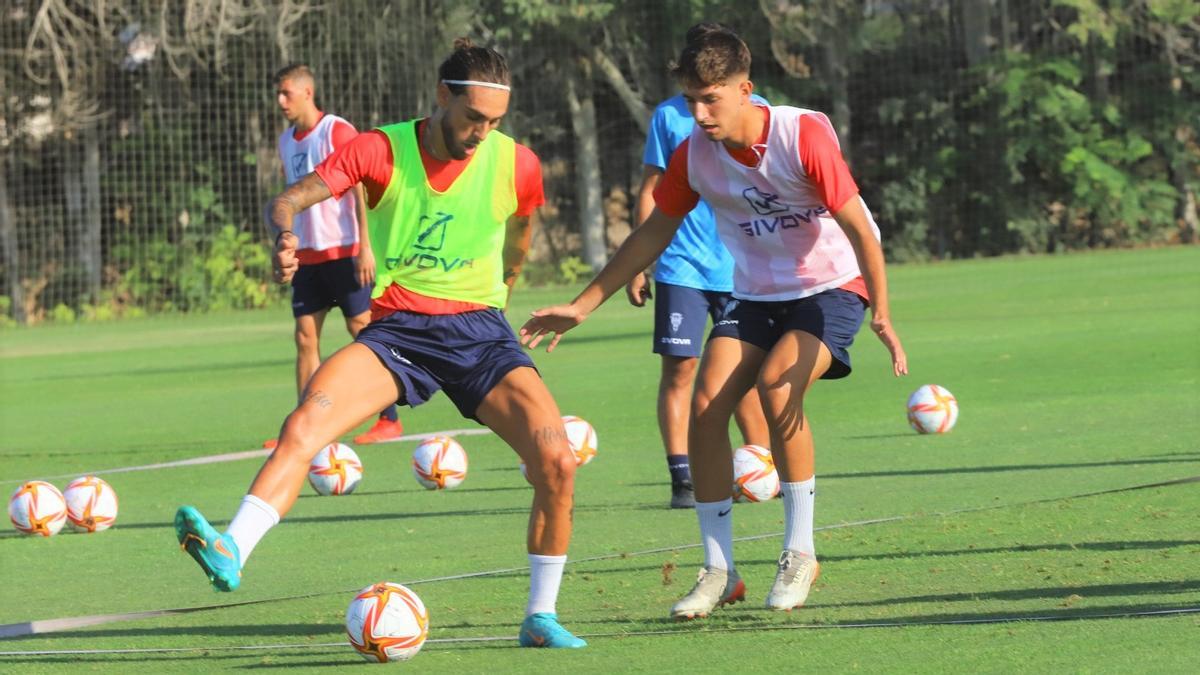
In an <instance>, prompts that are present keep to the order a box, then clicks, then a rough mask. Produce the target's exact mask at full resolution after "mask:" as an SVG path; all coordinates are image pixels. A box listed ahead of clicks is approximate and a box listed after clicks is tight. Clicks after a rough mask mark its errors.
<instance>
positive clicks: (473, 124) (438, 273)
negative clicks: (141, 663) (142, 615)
mask: <svg viewBox="0 0 1200 675" xmlns="http://www.w3.org/2000/svg"><path fill="white" fill-rule="evenodd" d="M438 77H439V83H438V86H437V104H438V105H437V110H436V111H435V112H434V114H433V116H432V117H429V118H426V119H419V120H411V121H408V122H402V123H400V124H394V125H390V126H385V127H382V128H380V129H375V130H373V131H370V132H367V133H363V134H359V135H358V136H357V137H356V138H355V139H354V140H352V141H351V142H350V143H348V144H347V145H345V146H344V147H342V148H340V149H339V150H337V151H336V152H334V153H333V154H332V155H330V157H329V158H328V159H326V160H325V161H324V162H322V163H321V164H320V165H319V166H317V167H316V169H315V170H314V172H313V173H310V174H308V175H307V176H305V177H304V178H302V179H300V180H299V181H298V182H296V183H295V184H294V185H292V186H290V187H289V188H288V189H287V190H285V191H284V192H283V193H282V194H281V195H279V196H278V197H276V198H275V200H274V201H273V202H272V204H271V209H270V219H271V224H272V225H273V226H274V227H276V228H278V230H279V232H280V234H279V236H278V238H277V240H276V247H275V255H274V267H275V276H276V279H277V280H278V281H279V282H281V283H285V282H287V281H289V280H290V279H291V278H292V276H293V275H294V274H295V272H296V269H297V267H298V264H297V256H296V244H297V239H296V237H295V235H293V234H292V229H291V228H292V221H293V217H294V216H295V214H296V213H299V212H300V211H302V210H303V209H305V208H308V207H309V206H311V205H313V204H317V203H319V202H321V201H323V200H326V199H329V198H330V197H334V198H337V197H340V196H341V195H343V194H345V193H346V192H347V191H348V190H351V189H352V188H353V187H354V186H355V185H358V184H362V185H363V187H364V188H365V190H366V194H367V207H368V208H367V225H368V230H369V233H370V239H371V248H372V250H373V251H374V252H375V256H376V275H375V287H374V289H373V291H372V294H371V297H372V303H371V318H372V320H371V323H369V324H368V325H367V326H366V327H365V328H363V329H362V331H361V332H359V334H358V336H357V337H356V338H355V341H354V342H353V343H351V344H350V345H348V346H346V347H344V348H343V349H341V350H339V351H338V352H337V353H336V354H334V355H333V356H332V357H330V358H329V359H328V360H327V361H325V362H324V363H322V364H321V366H320V368H319V369H318V370H317V372H316V373H314V374H313V376H312V379H311V380H310V381H309V383H308V386H307V388H306V389H305V393H304V396H303V398H302V400H301V402H300V404H299V406H298V407H297V408H296V409H295V410H294V411H293V412H292V413H291V414H290V415H288V417H287V419H286V420H285V421H284V424H283V428H282V430H281V433H280V436H279V445H278V446H277V447H276V448H275V451H274V452H273V453H272V454H271V456H270V457H269V458H268V459H267V461H266V463H264V464H263V466H262V468H261V469H260V470H259V472H258V475H257V476H256V477H255V479H254V482H253V483H252V484H251V486H250V491H249V493H248V494H247V495H246V496H245V497H244V498H243V500H242V503H241V506H240V507H239V509H238V511H237V514H236V515H235V516H234V518H233V520H232V521H231V522H230V524H229V529H228V530H226V531H225V532H224V533H219V532H217V531H216V530H215V529H214V528H213V527H212V526H211V525H209V523H208V521H207V520H206V519H205V518H204V516H202V515H201V514H200V512H199V511H197V510H196V509H195V508H194V507H191V506H184V507H181V508H180V509H179V511H178V513H176V516H175V528H176V532H177V534H178V537H179V542H180V545H181V546H183V548H184V550H186V551H187V552H188V553H189V554H190V555H191V556H192V557H193V558H194V559H195V560H196V562H197V563H199V564H200V567H201V568H202V569H203V570H204V572H205V574H206V575H207V576H208V577H209V579H210V580H211V581H212V583H213V585H214V586H215V587H216V588H217V589H218V590H222V591H232V590H234V589H235V588H237V586H238V585H239V584H240V578H241V569H242V567H243V566H244V565H245V563H246V560H247V559H248V558H249V556H250V552H251V551H252V550H253V548H254V547H255V546H256V545H257V544H258V542H259V541H260V540H261V539H262V537H263V536H264V535H265V534H266V533H267V531H268V530H270V529H271V527H273V526H274V525H275V524H276V523H278V522H279V519H280V517H281V516H283V515H284V514H286V513H287V511H288V509H289V508H290V507H291V506H292V504H293V503H294V502H295V501H296V496H297V494H298V493H299V491H300V487H301V486H302V484H303V483H304V479H305V475H306V474H307V472H308V466H309V463H310V461H311V460H312V458H313V456H314V455H316V453H317V451H318V450H320V449H321V448H322V447H324V446H325V445H326V444H328V443H330V442H331V441H333V440H334V439H336V438H337V437H338V436H340V435H341V434H344V433H346V432H347V431H348V430H349V429H351V428H352V427H353V426H354V425H356V424H357V423H358V422H359V421H360V420H362V419H363V418H365V417H367V416H368V415H371V414H373V413H374V412H377V411H379V410H380V409H382V408H383V407H384V406H386V405H388V404H390V403H393V402H399V403H406V404H408V405H419V404H421V403H423V402H424V401H426V400H428V399H429V397H431V396H432V395H433V394H434V393H436V392H437V391H438V390H439V389H440V390H443V391H445V392H446V395H447V396H448V397H449V398H450V399H451V401H453V402H454V404H455V405H456V406H457V407H458V409H459V411H460V412H461V413H462V414H463V416H464V417H467V418H471V419H475V420H478V421H479V422H482V423H483V424H485V425H487V426H488V427H490V428H491V429H492V430H493V431H495V432H496V434H497V435H499V436H500V437H501V438H502V439H504V441H505V442H507V443H508V444H509V445H510V446H511V447H512V448H513V449H514V450H515V451H516V452H517V454H518V455H519V456H520V458H521V460H522V461H523V462H524V463H525V465H526V467H528V475H529V478H530V481H531V482H532V483H533V487H534V495H533V505H532V508H531V511H530V517H529V527H528V531H527V542H526V543H527V550H528V551H529V564H530V593H529V603H528V605H527V606H526V611H525V620H524V622H523V623H522V625H521V630H520V633H519V641H520V644H521V645H522V646H525V647H567V648H577V647H584V646H586V644H587V643H586V642H584V641H583V640H581V639H579V638H577V637H575V636H574V635H572V634H571V633H570V632H569V631H567V630H566V629H565V628H563V627H562V626H561V625H560V624H559V622H558V617H557V612H556V608H555V604H556V601H557V598H558V588H559V584H560V582H561V580H562V572H563V566H564V564H565V563H566V553H567V545H568V542H569V540H570V538H571V508H572V504H573V493H574V479H575V460H574V456H573V455H572V454H571V451H570V448H569V447H568V445H567V436H566V432H565V430H564V428H563V422H562V416H561V414H560V413H559V409H558V405H557V403H555V401H554V398H553V397H552V396H551V395H550V392H549V390H548V389H547V388H546V385H545V384H544V383H543V382H542V380H541V378H540V377H539V376H538V373H537V370H535V369H534V367H533V361H532V360H530V359H529V357H528V355H527V354H526V353H525V352H524V350H522V348H521V346H520V344H519V343H518V342H517V339H516V336H515V335H514V334H513V331H512V328H511V327H510V326H509V325H508V322H507V320H506V319H505V318H504V314H503V312H502V309H503V308H504V306H505V305H506V304H507V300H508V295H509V293H510V291H511V289H512V284H513V282H514V281H515V280H516V278H517V274H518V272H519V270H520V267H521V264H522V262H523V261H524V258H525V253H526V251H527V250H528V248H529V238H530V234H531V231H532V230H531V227H532V224H533V218H534V210H535V209H536V207H537V206H539V205H540V204H542V203H543V202H544V201H545V198H544V196H543V194H542V180H541V168H540V164H539V162H538V159H537V156H536V155H534V154H533V152H532V151H530V150H529V149H528V148H526V147H524V146H522V145H520V144H518V143H516V142H515V141H513V139H511V138H509V137H508V136H506V135H504V134H503V133H501V132H499V131H497V130H496V128H497V127H498V126H499V124H500V121H501V120H502V119H503V118H504V116H505V114H506V113H507V112H508V104H509V96H510V80H511V76H510V73H509V68H508V64H507V62H506V61H505V60H504V57H503V56H501V55H500V54H499V53H497V52H496V51H495V50H493V49H490V48H487V47H479V46H475V45H472V44H471V43H470V41H469V40H466V39H460V40H458V41H457V42H456V43H455V47H454V51H453V53H452V54H451V55H450V56H449V57H448V58H447V59H446V60H445V61H443V62H442V64H441V66H440V67H439V69H438Z"/></svg>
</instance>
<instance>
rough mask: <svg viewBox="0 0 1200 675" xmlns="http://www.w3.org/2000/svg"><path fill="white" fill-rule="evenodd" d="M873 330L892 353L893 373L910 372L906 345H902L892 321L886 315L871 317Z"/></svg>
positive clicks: (897, 374) (898, 374)
mask: <svg viewBox="0 0 1200 675" xmlns="http://www.w3.org/2000/svg"><path fill="white" fill-rule="evenodd" d="M871 332H872V333H874V334H875V335H876V337H878V338H879V341H880V342H882V343H883V346H884V347H887V350H888V351H889V352H891V354H892V374H893V375H896V376H897V377H899V376H900V375H907V374H908V357H907V356H906V355H905V354H904V347H902V346H900V336H899V335H896V331H895V329H893V328H892V322H891V321H890V320H889V319H888V318H887V317H886V316H882V317H881V316H876V317H872V318H871Z"/></svg>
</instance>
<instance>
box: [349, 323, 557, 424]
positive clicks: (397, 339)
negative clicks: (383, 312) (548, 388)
mask: <svg viewBox="0 0 1200 675" xmlns="http://www.w3.org/2000/svg"><path fill="white" fill-rule="evenodd" d="M354 341H355V342H359V343H362V344H364V345H366V346H367V347H370V349H371V351H373V352H375V355H376V356H378V357H379V360H380V361H382V362H383V365H385V366H387V369H388V370H390V371H392V374H393V375H395V376H396V379H397V380H399V381H400V384H401V385H402V386H403V388H404V392H403V393H402V394H401V395H400V400H399V401H397V403H407V404H408V405H410V406H414V407H415V406H418V405H421V404H422V403H424V402H426V401H428V400H429V398H430V397H431V396H433V395H434V394H436V393H437V391H438V390H439V389H442V390H444V391H445V392H446V396H448V397H450V400H451V401H453V402H454V405H455V406H457V407H458V411H459V412H460V413H462V416H463V417H466V418H469V419H477V418H476V417H475V411H476V410H478V409H479V404H480V403H482V402H483V399H484V397H485V396H487V395H488V392H490V391H491V390H492V388H493V387H495V386H496V385H497V384H499V382H500V380H502V379H504V376H505V375H507V374H508V373H509V371H512V370H513V369H515V368H522V367H529V368H533V367H534V365H533V360H532V359H530V358H529V355H528V354H526V353H525V350H524V349H522V348H521V344H520V343H519V342H517V336H516V335H515V334H514V333H513V330H512V327H511V326H509V325H508V321H507V320H506V319H505V318H504V313H503V312H501V311H500V310H498V309H481V310H477V311H474V312H465V313H463V314H446V315H428V314H414V313H412V312H395V313H393V314H390V315H388V316H385V317H384V318H382V319H380V320H378V321H372V322H371V323H369V324H367V327H366V328H363V329H362V331H361V332H359V334H358V337H357V338H355V340H354Z"/></svg>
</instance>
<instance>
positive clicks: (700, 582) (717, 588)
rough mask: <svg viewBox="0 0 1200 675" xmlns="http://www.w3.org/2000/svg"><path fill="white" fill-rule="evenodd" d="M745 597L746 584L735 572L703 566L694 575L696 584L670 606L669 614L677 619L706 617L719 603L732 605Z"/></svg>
mask: <svg viewBox="0 0 1200 675" xmlns="http://www.w3.org/2000/svg"><path fill="white" fill-rule="evenodd" d="M745 599H746V584H743V583H742V578H741V577H740V576H738V573H737V572H730V571H726V570H719V569H716V568H713V567H705V568H704V569H702V570H700V575H699V576H697V577H696V585H695V586H693V587H692V590H691V591H690V592H689V593H688V594H687V595H685V596H683V598H682V599H681V600H680V601H679V602H677V603H675V606H674V607H672V608H671V616H672V617H674V618H676V619H679V620H681V621H682V620H686V619H695V618H696V617H701V618H703V617H706V616H708V614H709V612H711V611H713V610H714V609H716V608H718V607H720V606H721V605H732V604H733V603H735V602H738V601H739V600H745Z"/></svg>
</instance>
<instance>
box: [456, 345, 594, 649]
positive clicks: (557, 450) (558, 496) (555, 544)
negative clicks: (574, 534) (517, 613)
mask: <svg viewBox="0 0 1200 675" xmlns="http://www.w3.org/2000/svg"><path fill="white" fill-rule="evenodd" d="M475 414H476V416H477V417H478V418H479V421H481V422H483V423H484V424H486V425H487V426H488V427H490V428H491V429H492V431H495V432H496V434H497V435H498V436H500V438H502V439H504V441H505V442H506V443H508V444H509V446H511V447H512V448H513V450H515V451H516V452H517V455H519V456H520V457H521V460H522V461H524V462H525V467H526V471H527V472H528V476H529V481H530V482H531V483H532V484H533V505H532V507H531V508H530V513H529V528H528V530H527V533H526V545H527V548H528V551H529V565H530V579H529V604H528V605H527V606H526V609H525V621H524V623H523V624H522V625H521V633H520V638H519V639H520V643H521V645H522V646H525V647H584V646H586V645H587V643H586V642H584V641H583V640H580V639H579V638H577V637H575V636H574V635H572V634H571V633H570V632H568V631H567V630H566V629H565V628H563V627H562V626H561V625H559V623H558V616H557V610H556V607H555V603H556V601H557V599H558V588H559V584H560V583H561V581H562V572H563V566H564V565H565V564H566V559H567V545H568V544H569V543H570V541H571V521H572V517H573V516H572V507H573V505H574V494H575V456H574V455H573V454H572V453H571V449H570V446H568V444H567V433H566V429H564V428H563V422H562V415H561V414H560V412H559V410H558V404H557V403H555V402H554V398H553V397H552V396H551V395H550V391H549V390H548V389H547V388H546V385H545V383H543V382H542V379H541V377H539V376H538V374H537V372H536V371H535V370H534V369H532V368H524V367H522V368H515V369H513V370H511V371H509V373H508V374H507V375H505V376H504V379H502V380H501V381H500V382H499V384H497V385H496V386H495V387H493V388H492V390H491V391H490V392H488V394H487V396H485V397H484V399H483V402H482V403H480V405H479V408H478V410H476V412H475Z"/></svg>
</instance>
